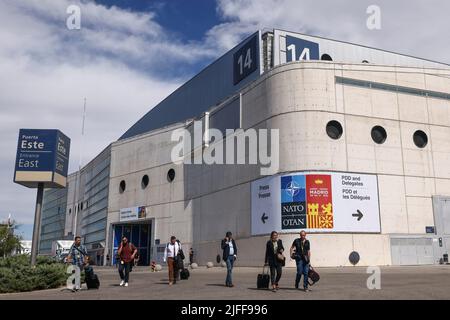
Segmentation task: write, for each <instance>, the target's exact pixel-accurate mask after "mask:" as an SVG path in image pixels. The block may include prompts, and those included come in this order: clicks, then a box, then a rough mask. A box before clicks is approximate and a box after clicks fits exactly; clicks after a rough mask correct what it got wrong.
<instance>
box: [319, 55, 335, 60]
mask: <svg viewBox="0 0 450 320" xmlns="http://www.w3.org/2000/svg"><path fill="white" fill-rule="evenodd" d="M320 60H324V61H333V59H332V58H331V56H330V55H329V54H327V53H324V54H323V55H322V56H321V57H320Z"/></svg>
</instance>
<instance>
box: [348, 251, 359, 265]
mask: <svg viewBox="0 0 450 320" xmlns="http://www.w3.org/2000/svg"><path fill="white" fill-rule="evenodd" d="M348 260H349V261H350V263H351V264H352V265H356V264H358V262H359V253H358V252H356V251H352V252H351V253H350V255H349V256H348Z"/></svg>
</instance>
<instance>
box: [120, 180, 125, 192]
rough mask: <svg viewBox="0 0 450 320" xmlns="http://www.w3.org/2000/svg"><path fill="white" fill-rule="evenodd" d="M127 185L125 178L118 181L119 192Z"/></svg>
mask: <svg viewBox="0 0 450 320" xmlns="http://www.w3.org/2000/svg"><path fill="white" fill-rule="evenodd" d="M126 187H127V185H126V183H125V180H122V181H120V183H119V193H124V192H125V188H126Z"/></svg>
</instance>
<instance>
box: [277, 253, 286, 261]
mask: <svg viewBox="0 0 450 320" xmlns="http://www.w3.org/2000/svg"><path fill="white" fill-rule="evenodd" d="M277 260H278V261H279V262H283V261H285V260H286V257H285V256H284V255H283V254H282V253H281V252H278V253H277Z"/></svg>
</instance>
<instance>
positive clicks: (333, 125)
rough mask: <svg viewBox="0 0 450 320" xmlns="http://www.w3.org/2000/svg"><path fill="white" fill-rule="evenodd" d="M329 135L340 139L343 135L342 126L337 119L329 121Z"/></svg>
mask: <svg viewBox="0 0 450 320" xmlns="http://www.w3.org/2000/svg"><path fill="white" fill-rule="evenodd" d="M326 129H327V135H328V136H329V137H330V138H331V139H335V140H336V139H339V138H340V137H341V136H342V132H343V130H342V126H341V124H340V123H339V122H338V121H336V120H331V121H330V122H328V123H327V128H326Z"/></svg>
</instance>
